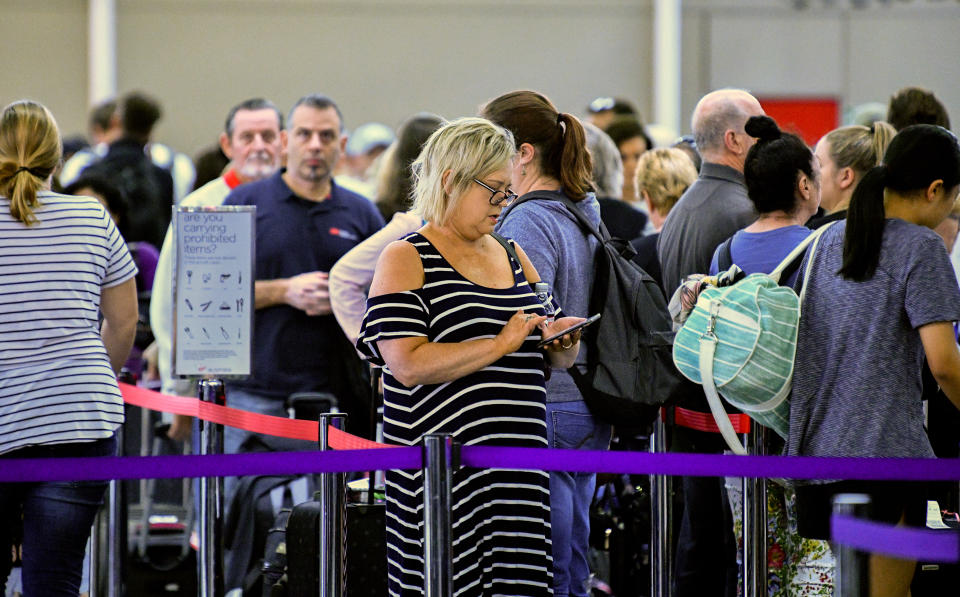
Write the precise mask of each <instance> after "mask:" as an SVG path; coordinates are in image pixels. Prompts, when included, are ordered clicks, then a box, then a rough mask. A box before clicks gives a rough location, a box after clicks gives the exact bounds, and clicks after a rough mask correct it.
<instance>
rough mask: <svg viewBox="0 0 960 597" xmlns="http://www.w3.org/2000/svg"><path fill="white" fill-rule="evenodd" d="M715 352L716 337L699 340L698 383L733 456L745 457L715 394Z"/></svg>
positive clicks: (717, 395) (743, 450) (711, 335)
mask: <svg viewBox="0 0 960 597" xmlns="http://www.w3.org/2000/svg"><path fill="white" fill-rule="evenodd" d="M716 352H717V337H716V336H714V335H713V334H712V333H711V334H710V335H709V336H706V335H705V336H702V337H701V338H700V381H701V383H702V385H703V391H704V393H705V394H706V395H707V403H708V404H709V405H710V412H711V413H712V414H713V420H714V421H716V422H717V429H719V430H720V435H722V436H723V439H724V441H725V442H727V445H728V446H730V449H731V450H733V453H734V454H739V455H740V456H746V454H747V450H746V449H745V448H744V447H743V444H741V443H740V439H739V438H738V437H737V432H736V431H734V430H733V424H731V423H730V417H728V416H727V411H726V410H725V409H724V408H723V404H722V403H721V402H720V396H719V394H717V386H715V385H714V383H713V355H714V354H715V353H716Z"/></svg>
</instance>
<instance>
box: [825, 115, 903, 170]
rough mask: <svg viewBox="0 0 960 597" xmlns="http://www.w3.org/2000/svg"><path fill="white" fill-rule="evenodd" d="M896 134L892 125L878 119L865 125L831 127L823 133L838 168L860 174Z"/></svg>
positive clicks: (870, 165) (878, 159) (877, 161)
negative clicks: (825, 134)
mask: <svg viewBox="0 0 960 597" xmlns="http://www.w3.org/2000/svg"><path fill="white" fill-rule="evenodd" d="M896 134H897V131H896V129H894V128H893V127H892V126H890V125H889V124H887V123H886V122H883V121H882V120H878V121H876V122H874V123H873V124H871V125H870V126H869V127H865V126H861V125H859V124H854V125H851V126H844V127H841V128H838V129H834V130H832V131H830V132H829V133H827V136H826V140H827V147H828V149H829V150H830V151H829V154H830V159H831V160H833V163H834V164H835V165H836V167H837V169H838V170H840V169H842V168H852V169H853V171H854V172H856V173H857V174H858V175H860V176H863V175H864V174H866V173H867V171H868V170H870V168H873V167H874V166H876V165H877V164H879V163H880V161H881V160H882V159H883V154H885V153H886V152H887V145H890V140H891V139H893V137H894V135H896Z"/></svg>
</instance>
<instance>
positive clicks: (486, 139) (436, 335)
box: [358, 118, 580, 596]
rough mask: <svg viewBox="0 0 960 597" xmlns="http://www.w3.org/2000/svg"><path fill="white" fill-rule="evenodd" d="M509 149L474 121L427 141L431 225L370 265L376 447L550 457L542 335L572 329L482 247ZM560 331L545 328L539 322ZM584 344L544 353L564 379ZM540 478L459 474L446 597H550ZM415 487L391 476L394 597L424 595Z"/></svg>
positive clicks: (417, 194)
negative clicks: (437, 446) (379, 405)
mask: <svg viewBox="0 0 960 597" xmlns="http://www.w3.org/2000/svg"><path fill="white" fill-rule="evenodd" d="M515 153H516V147H515V144H514V140H513V136H512V135H511V134H510V133H509V132H507V131H506V130H504V129H502V128H500V127H498V126H496V125H493V124H492V123H490V122H489V121H486V120H483V119H479V118H464V119H460V120H457V121H455V122H452V123H450V124H448V125H446V126H444V127H443V128H441V129H439V130H438V131H436V132H435V133H434V134H433V135H432V136H431V137H430V139H429V140H428V141H427V143H426V145H425V146H424V149H423V152H422V153H421V155H420V157H419V158H418V160H417V162H416V163H415V168H414V172H415V174H416V186H415V189H414V210H415V211H416V212H417V213H419V214H420V215H421V216H422V217H423V219H424V220H425V221H426V222H427V224H426V225H425V226H424V227H423V228H421V229H420V230H419V231H417V232H415V233H413V234H411V235H409V236H407V237H406V238H404V239H403V240H400V241H396V242H394V243H392V244H391V245H389V246H388V247H387V248H386V249H385V250H384V252H383V254H382V256H381V258H380V261H379V263H378V265H377V270H376V273H375V275H374V279H373V283H372V286H371V289H370V298H369V300H368V302H367V314H366V317H365V320H364V324H363V328H362V330H361V333H360V340H359V342H358V346H359V347H360V349H361V350H362V351H364V352H365V353H366V354H367V355H368V356H369V357H370V358H371V360H373V361H374V362H376V363H379V364H383V365H384V383H383V386H384V387H383V390H384V437H385V438H386V440H387V441H389V442H391V443H394V444H399V445H408V446H409V445H415V444H417V443H418V442H419V441H420V439H421V438H422V437H423V435H424V434H427V433H434V432H447V433H451V434H453V436H454V439H455V441H458V442H460V443H462V444H464V445H502V446H522V447H541V448H543V447H547V442H546V426H545V416H544V415H545V407H544V403H545V393H544V373H543V371H544V353H543V352H541V351H540V350H538V349H537V348H536V344H537V341H538V339H539V338H540V336H541V333H542V334H544V335H550V334H552V333H553V332H554V331H559V330H562V329H565V328H567V327H569V326H570V325H572V324H573V323H576V322H577V321H580V318H572V317H562V316H560V315H561V314H560V312H559V307H558V306H554V305H552V304H548V305H542V304H541V303H540V302H538V301H537V298H536V296H535V295H534V293H533V291H532V289H531V286H530V284H532V283H533V282H536V281H538V280H539V276H538V275H537V273H536V270H535V269H534V268H533V266H532V265H531V264H530V261H529V260H528V259H527V257H526V255H525V254H524V253H523V250H522V249H521V248H520V247H519V246H517V245H513V244H512V243H511V246H512V247H513V248H515V249H516V253H517V256H518V259H519V261H517V260H515V259H514V258H513V257H510V256H509V254H508V251H507V250H505V248H504V247H503V246H501V244H500V243H499V242H498V241H497V240H496V239H495V238H494V237H492V236H491V235H490V234H491V232H493V228H494V225H495V224H496V221H497V217H498V216H499V214H500V211H501V209H502V208H503V207H504V206H505V205H506V204H508V203H509V202H510V201H512V200H513V199H514V198H515V197H516V195H515V194H514V193H513V192H512V191H511V190H510V170H509V167H510V166H511V164H512V161H513V159H514V156H515ZM548 310H549V311H550V313H549V314H550V315H551V316H556V317H557V319H556V321H554V322H552V323H550V324H547V323H546V320H547V317H546V315H547V311H548ZM578 350H579V335H578V334H570V335H566V336H564V337H563V338H561V339H559V340H556V341H554V342H553V343H551V344H550V345H549V346H548V347H547V355H548V356H549V358H550V359H551V361H552V362H554V363H556V364H559V365H563V366H570V364H572V363H573V360H574V358H575V357H576V355H577V351H578ZM548 480H549V477H548V475H547V473H545V472H541V471H519V470H507V469H485V470H478V469H467V468H461V469H458V470H456V471H455V472H454V483H453V503H454V506H453V513H452V519H453V553H452V554H451V555H452V560H453V583H454V595H457V596H473V595H491V596H492V595H523V596H535V595H549V594H551V589H550V585H551V579H550V574H551V556H550V522H549V521H550V518H549V514H550V510H549V490H548ZM422 487H423V482H422V478H421V475H420V473H419V472H413V471H390V472H389V473H388V474H387V544H388V560H389V562H388V574H389V587H390V594H391V595H397V596H400V595H419V594H422V591H423V586H424V574H423V546H422V535H423V509H422V494H421V491H422Z"/></svg>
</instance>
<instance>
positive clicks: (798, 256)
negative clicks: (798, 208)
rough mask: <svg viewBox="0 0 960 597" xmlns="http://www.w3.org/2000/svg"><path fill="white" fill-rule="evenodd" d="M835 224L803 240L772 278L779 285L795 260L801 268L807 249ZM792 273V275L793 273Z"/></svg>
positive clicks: (779, 266) (828, 225)
mask: <svg viewBox="0 0 960 597" xmlns="http://www.w3.org/2000/svg"><path fill="white" fill-rule="evenodd" d="M833 224H834V222H830V223H829V224H827V225H825V226H822V227H821V228H818V229H817V230H815V231H814V232H813V233H811V234H810V235H809V236H807V238H805V239H803V241H802V242H801V243H800V244H799V245H797V246H796V247H795V248H794V249H793V250H792V251H790V254H789V255H787V256H786V257H785V258H784V260H783V261H781V262H780V265H778V266H777V267H776V269H774V270H773V271H772V272H770V277H771V278H773V279H774V280H775V281H776V282H777V283H779V282H780V279H781V278H782V277H783V275H784V272H786V270H787V269H788V268H790V267H791V265H793V262H794V260H796V261H797V267H799V264H800V262H802V261H803V254H804V253H806V251H807V247H808V246H810V244H811V243H814V242H816V241H817V240H818V239H819V238H820V237H821V236H822V235H823V233H824V232H826V231H827V230H828V229H829V228H830V226H832V225H833ZM792 269H795V268H792ZM790 273H792V271H791V272H790Z"/></svg>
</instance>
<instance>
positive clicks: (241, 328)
mask: <svg viewBox="0 0 960 597" xmlns="http://www.w3.org/2000/svg"><path fill="white" fill-rule="evenodd" d="M255 209H256V208H254V207H212V208H211V207H207V208H194V207H179V208H176V209H175V211H174V214H173V225H174V240H175V242H176V247H177V258H176V269H175V271H174V322H175V331H174V335H173V337H174V350H173V352H174V361H173V370H174V373H175V374H176V375H178V376H180V377H207V376H216V377H218V378H231V377H243V376H248V375H250V372H251V334H252V332H253V326H252V321H253V318H252V313H253V298H254V297H253V290H254V280H253V278H254V271H253V254H254V253H253V251H254V218H255V217H256V211H255Z"/></svg>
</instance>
